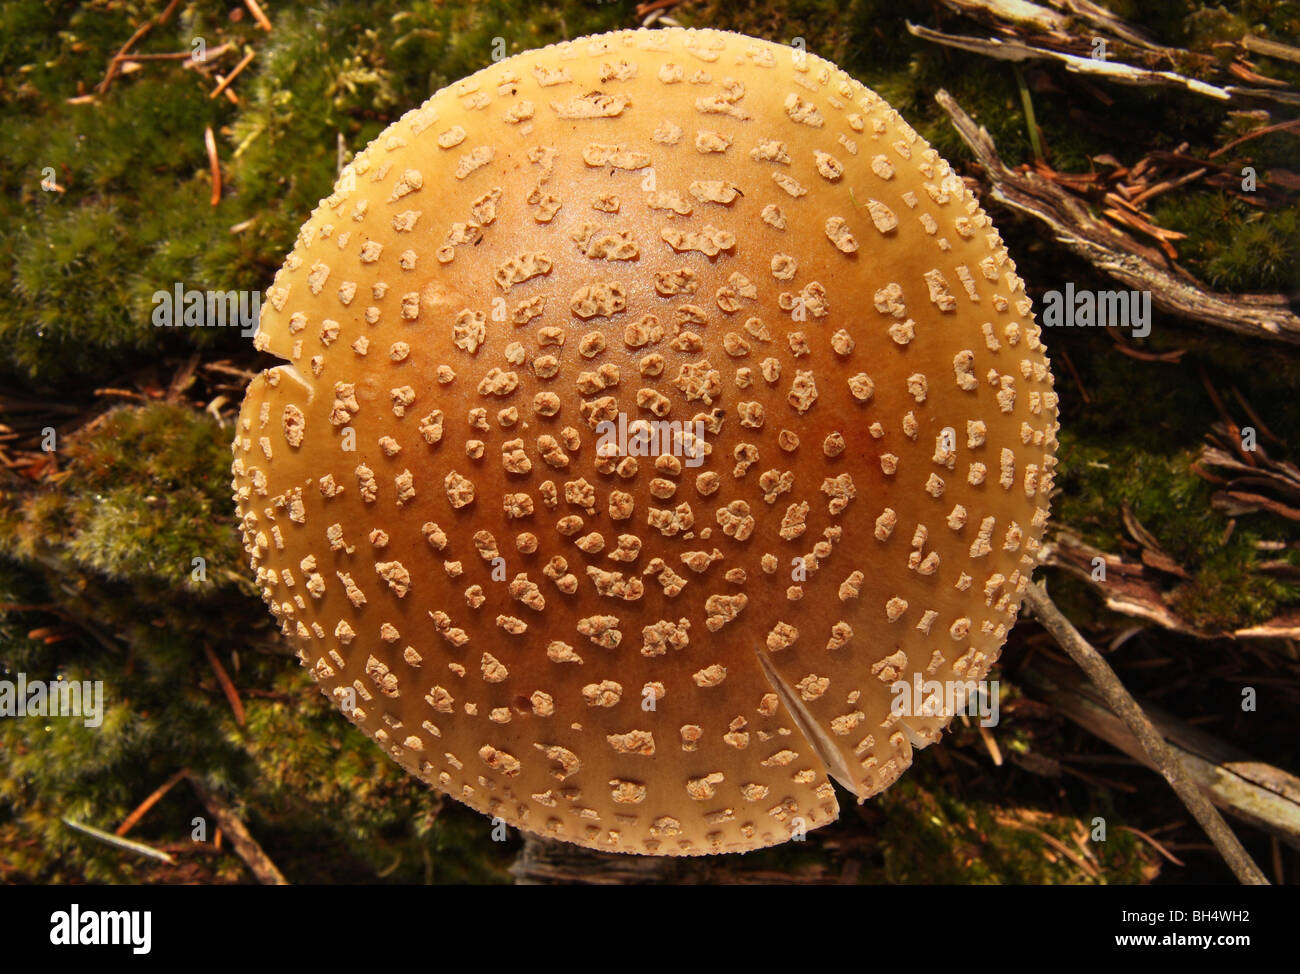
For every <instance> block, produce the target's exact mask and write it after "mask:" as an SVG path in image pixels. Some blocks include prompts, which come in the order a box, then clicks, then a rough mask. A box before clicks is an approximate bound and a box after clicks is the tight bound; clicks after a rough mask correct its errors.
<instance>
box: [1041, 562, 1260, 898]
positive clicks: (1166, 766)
mask: <svg viewBox="0 0 1300 974" xmlns="http://www.w3.org/2000/svg"><path fill="white" fill-rule="evenodd" d="M1024 600H1025V604H1026V605H1027V606H1029V608H1030V610H1031V611H1032V612H1033V613H1034V616H1035V618H1037V619H1038V621H1039V623H1040V624H1041V625H1042V627H1043V628H1044V629H1046V630H1047V631H1048V632H1049V633H1051V635H1052V637H1053V638H1054V639H1055V640H1056V642H1057V644H1058V645H1059V646H1060V647H1061V648H1062V649H1064V650H1065V651H1066V652H1067V653H1069V654H1070V658H1071V659H1073V660H1074V662H1075V663H1076V664H1078V666H1079V668H1080V669H1081V670H1083V672H1084V673H1086V674H1087V676H1088V679H1089V680H1091V681H1092V683H1093V685H1094V686H1095V687H1096V688H1097V689H1098V690H1099V691H1100V692H1101V695H1102V697H1103V698H1104V699H1105V701H1106V704H1107V705H1108V706H1109V707H1110V709H1111V710H1113V711H1114V712H1115V713H1116V714H1117V715H1118V716H1119V718H1120V719H1121V720H1122V721H1123V722H1124V724H1125V726H1126V727H1127V728H1128V729H1129V731H1130V732H1131V733H1132V734H1133V736H1134V737H1136V738H1137V740H1138V742H1139V743H1140V744H1141V746H1142V750H1143V751H1144V752H1145V753H1146V755H1147V757H1148V759H1149V760H1150V761H1151V762H1152V764H1153V766H1154V767H1155V768H1156V769H1157V770H1158V771H1159V772H1160V774H1161V775H1162V776H1163V777H1164V779H1165V780H1166V781H1167V782H1169V786H1170V787H1171V788H1173V790H1174V791H1175V792H1176V793H1177V795H1178V797H1179V799H1180V800H1181V801H1182V803H1183V804H1184V805H1185V806H1186V807H1187V810H1188V811H1189V812H1191V813H1192V815H1193V816H1194V817H1195V818H1196V821H1197V822H1199V823H1200V825H1201V828H1202V829H1204V830H1205V834H1206V835H1208V836H1209V837H1210V841H1211V842H1213V843H1214V846H1215V848H1216V849H1218V850H1219V854H1220V855H1222V856H1223V858H1224V861H1225V862H1227V864H1228V866H1229V868H1231V869H1232V872H1233V874H1234V875H1235V876H1236V877H1237V879H1238V880H1239V881H1240V882H1241V883H1242V884H1245V885H1251V886H1267V885H1269V882H1268V880H1267V879H1266V878H1265V877H1264V874H1263V873H1262V872H1260V870H1259V867H1258V866H1256V865H1255V863H1254V860H1252V859H1251V858H1250V855H1249V854H1248V853H1247V852H1246V850H1245V849H1244V848H1242V845H1241V842H1240V841H1239V840H1238V839H1237V837H1236V836H1235V835H1234V834H1233V833H1232V830H1231V829H1229V828H1228V826H1227V824H1226V823H1225V822H1224V821H1223V816H1221V815H1220V814H1219V813H1218V811H1217V810H1216V809H1215V808H1214V806H1213V805H1211V804H1210V801H1209V799H1207V798H1206V797H1205V795H1204V794H1202V792H1201V791H1200V790H1199V789H1198V788H1197V787H1196V786H1195V785H1194V784H1193V783H1192V778H1191V775H1190V774H1189V772H1188V769H1187V768H1186V767H1185V765H1184V764H1183V762H1182V760H1181V759H1180V757H1179V756H1178V755H1177V754H1175V753H1174V751H1173V750H1171V749H1170V747H1169V745H1168V744H1167V743H1166V742H1165V739H1164V737H1162V736H1161V735H1160V732H1159V731H1157V730H1156V729H1155V727H1153V726H1152V724H1151V721H1150V720H1149V719H1148V718H1147V716H1146V714H1144V713H1143V712H1142V708H1141V707H1139V706H1138V705H1137V701H1135V700H1134V699H1133V697H1132V695H1131V694H1130V693H1129V692H1128V690H1126V689H1125V688H1124V684H1122V683H1120V681H1119V677H1117V676H1116V675H1115V671H1114V670H1112V669H1111V668H1110V664H1109V663H1107V662H1106V660H1105V659H1104V658H1103V657H1102V655H1101V654H1100V653H1099V652H1097V650H1095V649H1093V647H1092V645H1091V644H1090V643H1089V642H1088V641H1087V640H1086V639H1084V638H1083V636H1082V635H1080V634H1079V630H1077V629H1075V628H1074V626H1073V624H1071V622H1070V620H1069V619H1067V618H1065V616H1064V615H1062V614H1061V610H1060V609H1058V608H1057V607H1056V605H1055V603H1053V602H1052V600H1051V598H1050V597H1049V596H1048V594H1047V591H1046V590H1045V589H1043V588H1042V587H1041V586H1039V585H1036V584H1033V583H1030V584H1029V585H1026V586H1025V593H1024Z"/></svg>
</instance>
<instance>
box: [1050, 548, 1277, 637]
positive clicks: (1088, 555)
mask: <svg viewBox="0 0 1300 974" xmlns="http://www.w3.org/2000/svg"><path fill="white" fill-rule="evenodd" d="M1097 558H1100V559H1101V561H1102V564H1103V565H1104V566H1105V580H1104V581H1101V580H1098V579H1095V578H1093V567H1094V562H1095V559H1097ZM1148 560H1149V559H1148ZM1043 564H1044V565H1046V566H1048V567H1051V568H1062V569H1064V570H1065V571H1068V572H1069V573H1070V574H1071V575H1074V576H1075V577H1077V578H1081V579H1083V580H1084V581H1086V582H1088V583H1090V584H1091V585H1092V586H1093V587H1094V588H1095V589H1096V591H1097V594H1098V595H1100V596H1101V599H1102V601H1103V602H1104V603H1105V606H1106V608H1107V609H1109V610H1110V611H1112V612H1118V613H1120V614H1121V615H1126V616H1132V617H1134V618H1136V619H1145V620H1146V621H1148V622H1152V623H1155V624H1156V625H1157V626H1159V627H1160V628H1161V629H1168V630H1170V631H1171V632H1177V633H1182V634H1183V635H1185V636H1193V637H1195V638H1197V639H1221V638H1225V637H1226V638H1230V639H1300V611H1295V610H1291V611H1287V612H1283V613H1279V614H1278V615H1277V616H1275V617H1274V618H1272V619H1270V620H1268V621H1267V622H1263V623H1260V624H1258V625H1254V626H1247V627H1245V628H1242V629H1234V630H1231V631H1229V632H1209V631H1207V630H1205V629H1202V628H1200V627H1199V626H1196V625H1194V624H1193V623H1191V622H1190V621H1188V620H1187V619H1184V618H1183V617H1182V616H1180V615H1179V614H1178V613H1177V612H1176V611H1175V610H1174V609H1173V608H1172V607H1171V606H1170V605H1169V604H1168V602H1166V601H1165V594H1164V589H1163V587H1162V586H1161V585H1160V583H1159V581H1158V580H1157V579H1155V578H1152V577H1151V575H1150V574H1149V573H1148V572H1147V569H1148V568H1153V569H1155V570H1157V571H1161V570H1163V569H1161V568H1160V567H1159V566H1158V565H1152V564H1148V563H1147V561H1142V562H1134V561H1126V560H1125V559H1124V557H1123V556H1122V555H1116V554H1111V553H1110V552H1107V551H1102V550H1101V549H1100V548H1094V547H1093V546H1092V545H1089V544H1087V543H1085V542H1084V541H1082V540H1081V539H1080V538H1078V537H1077V536H1076V535H1074V534H1072V533H1071V532H1070V531H1068V530H1065V529H1061V528H1058V529H1057V530H1056V531H1055V532H1053V535H1052V537H1051V538H1050V540H1048V541H1046V542H1044V544H1043Z"/></svg>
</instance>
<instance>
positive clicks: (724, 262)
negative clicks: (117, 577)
mask: <svg viewBox="0 0 1300 974" xmlns="http://www.w3.org/2000/svg"><path fill="white" fill-rule="evenodd" d="M257 346H258V347H259V348H260V349H264V350H266V351H269V352H271V353H274V354H276V355H278V356H281V357H283V358H284V359H286V360H287V361H288V362H289V363H290V364H288V365H282V366H279V367H276V368H273V369H270V370H268V371H267V372H264V373H262V374H261V375H260V376H258V377H257V378H256V379H255V380H254V381H253V382H252V384H251V385H250V387H249V391H248V396H247V399H246V400H245V402H244V406H243V410H242V412H241V414H240V419H239V429H238V436H237V439H236V441H235V443H234V456H235V461H234V474H235V479H234V487H235V490H236V496H237V501H238V506H239V512H240V515H241V517H242V522H241V523H242V528H243V532H244V539H245V544H246V547H247V550H248V552H249V554H250V556H251V559H252V565H253V568H254V569H255V570H256V572H257V578H258V581H259V584H260V585H261V586H262V591H263V594H264V597H265V599H266V601H267V603H268V605H270V607H271V610H272V612H273V613H274V614H275V615H276V617H277V618H278V619H279V621H280V622H281V624H282V627H283V630H284V632H285V634H286V636H288V637H289V638H290V639H291V640H293V641H294V643H295V644H296V646H297V648H298V654H299V657H300V658H301V659H302V661H303V663H304V664H306V665H307V666H308V667H309V668H310V670H311V673H312V675H313V676H314V677H315V679H316V680H318V681H319V683H320V685H321V687H322V689H323V690H324V691H325V692H326V693H327V694H329V695H330V696H331V697H333V698H334V699H335V700H336V701H338V702H339V704H340V706H342V707H343V708H344V711H345V713H347V714H348V716H349V717H350V719H352V720H353V721H354V722H355V723H356V724H357V726H359V727H360V728H361V729H362V730H364V731H365V732H366V733H367V734H369V735H370V736H371V737H373V738H374V739H375V740H376V741H378V742H379V743H380V744H382V745H383V746H384V748H385V749H386V750H387V751H388V752H389V754H390V755H391V756H392V757H393V758H394V759H396V760H397V761H398V762H400V763H401V764H402V765H403V766H404V767H405V768H407V769H408V770H409V771H411V773H413V774H416V775H418V776H419V777H421V778H422V779H424V780H425V781H427V782H429V783H430V784H433V785H436V786H437V787H438V788H440V789H442V790H443V791H445V792H446V793H447V794H449V795H451V796H452V797H454V798H457V799H459V800H461V801H463V802H465V803H466V804H468V805H470V806H472V807H473V808H476V809H479V810H481V811H482V812H484V813H485V814H489V815H492V816H499V817H500V818H502V819H504V820H505V821H506V822H507V823H509V824H510V825H513V826H518V827H519V828H522V829H527V830H529V831H532V832H536V833H540V834H543V835H547V836H551V837H554V838H559V839H564V840H567V841H570V842H575V843H579V844H581V845H586V846H591V847H594V848H598V849H606V850H613V851H619V852H635V853H658V854H667V855H694V854H702V853H712V852H731V851H744V850H748V849H755V848H759V847H762V846H767V845H772V844H775V843H779V842H782V841H785V840H786V839H788V838H790V837H791V836H792V835H799V834H802V833H803V832H804V831H805V830H809V829H813V828H816V827H819V826H821V825H824V824H826V823H827V822H829V821H832V820H833V819H835V817H836V815H837V804H836V800H835V797H834V793H833V789H832V787H831V785H830V783H829V781H828V778H827V775H828V774H829V775H831V776H833V777H835V778H836V779H837V780H838V781H840V782H841V783H842V784H843V785H844V786H845V787H846V788H848V789H849V790H851V791H853V792H854V793H856V794H857V795H858V796H859V797H860V798H866V797H869V796H871V795H875V794H877V793H878V792H880V791H881V790H883V789H884V788H887V787H888V786H889V785H890V784H891V783H893V782H894V781H895V780H896V779H897V778H898V776H899V775H900V774H901V773H902V772H903V771H904V769H906V768H907V766H908V765H909V764H910V762H911V759H912V748H913V747H914V746H923V745H925V744H927V743H929V742H931V741H934V740H937V739H938V737H939V736H940V733H941V731H942V728H943V727H944V726H945V725H946V723H947V721H948V719H949V718H950V715H946V714H944V713H939V714H936V715H933V716H894V715H892V714H891V708H890V703H891V699H892V697H893V694H892V692H891V684H893V683H894V682H895V681H898V680H903V681H907V682H909V683H910V682H911V681H912V680H913V678H914V676H915V675H917V674H920V675H921V676H922V678H923V679H926V680H940V681H944V680H955V681H967V680H979V679H980V678H982V677H983V676H984V674H985V673H986V672H987V671H988V669H989V667H990V666H991V665H992V664H993V662H994V661H995V660H996V659H997V656H998V652H999V649H1000V647H1001V645H1002V643H1003V641H1004V639H1005V637H1006V634H1007V631H1008V629H1010V627H1011V626H1012V625H1013V624H1014V623H1015V619H1016V614H1017V610H1018V607H1019V604H1020V592H1021V591H1022V589H1023V586H1024V585H1025V583H1026V581H1027V579H1028V577H1029V573H1030V572H1031V570H1032V566H1033V564H1034V561H1035V552H1036V551H1037V550H1038V548H1039V539H1040V537H1041V534H1042V531H1043V527H1044V524H1045V522H1046V518H1047V507H1048V497H1049V494H1050V490H1051V482H1052V468H1053V465H1054V456H1053V452H1054V450H1055V446H1056V440H1055V431H1056V428H1057V426H1056V396H1055V394H1054V393H1053V392H1052V376H1051V373H1050V371H1049V370H1048V360H1047V358H1046V356H1045V354H1044V349H1043V346H1042V344H1041V343H1040V341H1039V328H1038V327H1037V326H1036V325H1035V324H1034V322H1033V317H1032V311H1031V308H1030V302H1029V300H1028V299H1027V298H1026V297H1025V293H1024V288H1023V285H1022V282H1021V280H1020V279H1019V278H1018V277H1017V276H1016V273H1015V268H1014V264H1013V263H1012V262H1011V260H1010V259H1009V258H1008V257H1007V254H1006V251H1005V249H1004V247H1003V245H1002V242H1001V239H1000V238H999V236H998V234H997V232H996V231H995V230H994V229H993V227H992V225H991V224H990V222H989V220H988V217H987V216H985V214H984V213H983V211H982V210H981V209H980V208H979V206H978V204H977V202H976V200H975V199H974V198H973V197H972V195H971V194H970V192H969V191H968V190H967V189H966V188H965V187H964V185H963V183H962V181H961V180H960V179H959V178H958V177H957V176H956V175H955V174H954V173H953V172H952V171H951V170H950V169H949V167H948V165H947V164H946V163H945V162H944V161H943V160H942V159H940V158H939V156H938V155H937V154H936V153H935V152H934V150H932V149H930V148H929V147H928V146H927V145H926V143H925V142H924V141H923V140H922V139H921V138H920V137H919V136H918V135H917V134H916V132H914V131H913V130H912V129H911V128H909V127H908V125H907V124H906V123H905V122H903V121H902V119H901V118H900V117H899V116H898V115H897V113H895V112H894V111H893V110H892V109H891V108H890V107H889V106H888V105H887V104H886V103H885V102H884V101H883V100H881V99H880V97H879V96H877V95H876V94H874V93H873V92H871V91H869V90H868V89H866V88H864V87H863V86H862V85H860V84H859V83H858V82H856V81H854V80H853V79H852V78H850V77H849V76H848V75H847V74H845V73H844V72H843V71H841V70H839V69H838V68H836V67H835V66H834V65H833V64H830V63H829V62H827V61H825V60H823V59H821V58H818V57H816V56H814V55H811V54H803V53H802V52H798V51H794V50H792V49H790V48H786V47H782V46H778V45H775V44H771V43H769V42H766V41H762V40H757V39H754V38H750V37H745V36H741V35H738V34H730V33H725V32H721V31H713V30H681V29H668V30H653V31H645V30H641V31H623V32H619V33H613V34H605V35H600V36H595V37H586V38H581V39H578V40H575V41H571V42H567V43H564V44H556V45H552V46H550V47H547V48H545V49H542V50H537V51H529V52H526V53H524V54H520V55H517V56H515V57H511V58H509V59H507V60H504V61H501V62H500V63H497V64H494V65H492V66H491V67H488V68H485V69H483V70H482V71H480V72H478V73H477V74H475V75H473V76H472V77H470V78H468V79H466V80H464V81H461V82H459V83H457V84H455V85H453V86H451V87H449V88H445V89H443V90H442V91H440V92H438V93H437V94H436V95H434V96H433V97H432V98H430V99H429V100H428V101H427V102H426V103H425V104H424V105H423V106H422V107H420V108H419V109H417V110H415V111H412V112H409V113H408V114H407V115H405V116H403V117H402V118H401V119H400V120H399V121H397V122H396V123H394V124H393V125H392V126H390V127H389V128H388V129H387V130H386V131H385V132H384V133H383V134H382V135H380V136H379V138H377V139H376V140H375V141H374V142H373V143H371V144H370V145H369V146H368V147H367V148H366V149H365V150H364V151H363V152H361V153H360V154H359V155H358V156H357V158H356V159H355V160H354V161H353V162H352V163H351V164H350V165H349V166H347V167H346V168H345V169H344V171H343V174H342V177H341V178H340V180H339V182H338V185H337V186H336V187H335V191H334V193H333V194H332V195H331V196H330V197H329V198H328V199H326V200H323V201H322V203H321V204H320V206H319V207H317V209H316V211H315V212H314V213H313V214H312V216H311V218H310V219H309V220H308V221H307V223H306V224H305V225H304V226H303V228H302V231H301V233H300V235H299V238H298V242H297V245H296V246H295V248H294V250H293V252H292V253H291V254H290V255H289V257H288V258H287V259H286V261H285V264H284V267H283V268H282V269H281V270H280V272H279V273H278V274H277V275H276V278H275V283H274V285H273V287H272V288H271V289H270V292H269V294H268V301H267V304H266V305H265V306H264V308H263V314H262V321H261V329H260V331H259V333H258V336H257ZM620 414H622V415H623V416H624V417H625V422H626V423H627V424H635V423H636V422H637V421H638V420H646V421H651V420H658V421H664V422H673V423H679V424H686V425H685V426H684V427H679V429H686V430H692V429H695V427H693V426H691V425H690V424H691V423H692V422H694V421H697V420H698V421H700V422H702V423H703V424H704V426H703V429H702V432H703V441H704V443H706V444H707V449H708V450H709V452H708V455H707V456H692V455H691V454H690V453H689V448H690V447H691V439H690V436H684V437H683V436H680V435H679V436H678V437H677V438H676V440H675V441H674V440H673V439H672V438H671V437H669V436H668V435H667V434H666V433H665V435H663V437H662V439H661V440H660V442H659V443H658V444H657V446H658V449H656V450H652V451H650V455H645V456H636V455H630V454H632V453H635V452H638V451H637V450H636V445H635V442H634V443H633V445H632V447H631V448H630V449H627V450H622V451H620V452H618V453H616V454H615V455H611V456H601V455H600V452H602V451H598V445H599V444H600V442H601V433H602V432H604V431H605V429H606V428H605V427H599V428H598V424H599V423H601V422H602V421H604V420H611V421H614V422H617V421H618V419H619V415H620ZM635 429H636V427H635V426H633V432H634V433H635ZM656 431H657V432H664V430H663V428H657V430H656ZM674 453H675V454H677V455H673V454H674ZM697 459H698V460H700V461H702V463H700V465H698V466H692V465H691V464H694V463H696V462H697Z"/></svg>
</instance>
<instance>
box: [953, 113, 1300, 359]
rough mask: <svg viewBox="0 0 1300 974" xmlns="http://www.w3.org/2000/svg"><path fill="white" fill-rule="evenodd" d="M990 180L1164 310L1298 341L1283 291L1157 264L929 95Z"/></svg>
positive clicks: (996, 194)
mask: <svg viewBox="0 0 1300 974" xmlns="http://www.w3.org/2000/svg"><path fill="white" fill-rule="evenodd" d="M934 97H935V101H937V102H938V103H939V105H940V107H941V108H943V110H944V111H945V112H947V114H948V117H949V118H950V119H951V120H952V124H953V127H954V128H956V130H957V134H958V135H960V136H961V138H962V141H964V142H965V143H966V144H967V145H968V146H969V147H970V149H971V151H972V152H973V153H974V154H975V157H976V158H977V159H978V160H979V163H980V165H981V166H983V168H984V171H985V173H986V175H987V177H988V179H989V183H990V188H989V195H990V196H991V197H992V198H993V199H995V200H997V201H998V202H1000V203H1002V204H1004V205H1006V206H1008V207H1010V208H1011V209H1013V210H1016V211H1017V212H1020V213H1023V214H1025V215H1028V216H1031V217H1033V218H1034V219H1036V220H1039V221H1041V222H1042V223H1045V224H1046V225H1047V226H1048V228H1049V229H1050V230H1051V231H1052V233H1053V235H1054V236H1055V237H1056V239H1057V240H1059V241H1060V242H1061V243H1063V244H1065V245H1066V246H1067V247H1068V248H1069V249H1070V250H1072V251H1074V253H1076V254H1078V255H1079V256H1080V257H1082V258H1083V259H1084V260H1086V261H1088V263H1090V264H1092V266H1093V267H1095V268H1097V270H1099V271H1101V272H1102V273H1104V274H1106V275H1108V276H1110V277H1113V278H1115V279H1116V280H1117V281H1120V282H1121V283H1123V284H1125V285H1126V286H1127V287H1129V288H1131V289H1133V290H1139V291H1150V292H1151V301H1152V303H1153V304H1154V305H1155V306H1156V307H1157V308H1159V309H1160V310H1162V311H1166V312H1169V313H1170V314H1174V315H1178V316H1179V317H1182V318H1186V319H1189V320H1191V321H1198V322H1201V323H1203V324H1208V325H1212V326H1214V327H1216V328H1223V329H1226V330H1228V331H1231V332H1235V333H1237V334H1240V335H1248V336H1250V337H1252V338H1266V339H1274V340H1277V341H1284V342H1287V343H1290V344H1300V316H1297V315H1296V314H1295V312H1293V311H1292V310H1291V309H1290V307H1289V303H1288V300H1287V297H1286V296H1285V295H1281V294H1261V295H1237V294H1224V293H1219V292H1214V291H1209V290H1206V289H1204V288H1203V287H1201V286H1200V284H1199V283H1198V282H1196V281H1194V280H1189V279H1187V278H1184V277H1180V276H1178V275H1176V274H1173V273H1171V272H1169V271H1167V270H1165V269H1164V268H1162V267H1159V266H1157V265H1156V264H1155V263H1153V262H1152V261H1151V260H1150V259H1148V258H1147V257H1146V256H1144V255H1143V254H1141V253H1140V252H1138V250H1137V249H1135V247H1134V245H1133V243H1132V242H1131V241H1130V240H1128V239H1127V238H1126V237H1125V236H1124V235H1123V234H1121V233H1119V232H1118V231H1116V230H1114V229H1113V228H1111V227H1110V226H1109V225H1107V224H1106V223H1104V222H1103V221H1100V220H1098V219H1096V218H1094V217H1093V216H1092V214H1091V213H1089V212H1088V208H1087V207H1086V206H1084V205H1083V204H1082V203H1081V202H1080V201H1079V200H1077V199H1075V198H1073V197H1072V196H1070V195H1069V194H1068V193H1066V192H1065V191H1064V190H1063V189H1061V188H1060V187H1059V186H1056V185H1055V184H1054V183H1052V182H1051V181H1050V180H1047V179H1044V178H1042V177H1041V176H1039V175H1037V174H1035V173H1033V172H1019V171H1016V170H1012V169H1010V168H1008V166H1007V165H1006V164H1005V163H1004V162H1003V161H1002V159H1001V157H1000V156H999V155H998V152H997V149H996V147H995V146H994V145H993V139H992V138H991V137H990V136H989V133H988V131H987V130H986V129H985V128H984V127H983V126H980V125H977V124H976V123H975V121H974V120H973V119H972V118H971V117H970V116H969V115H967V114H966V112H965V111H964V110H963V109H962V108H961V106H960V105H958V104H957V102H956V100H955V99H954V98H953V97H952V95H950V94H949V93H948V92H947V91H944V90H942V89H940V91H939V92H938V93H937V94H936V95H935V96H934Z"/></svg>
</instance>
